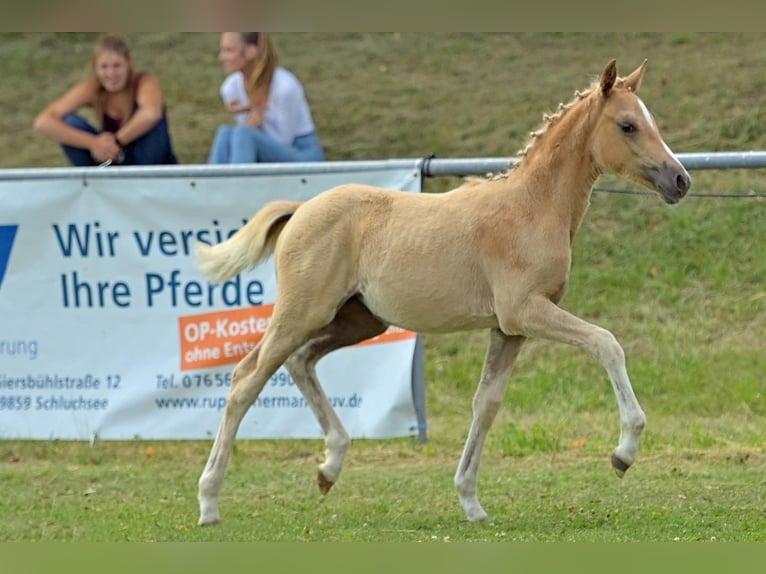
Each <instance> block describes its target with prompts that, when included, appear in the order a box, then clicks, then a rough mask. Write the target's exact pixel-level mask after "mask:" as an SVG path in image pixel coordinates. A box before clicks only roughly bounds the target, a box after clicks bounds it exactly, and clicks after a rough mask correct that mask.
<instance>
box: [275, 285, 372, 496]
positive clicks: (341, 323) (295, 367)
mask: <svg viewBox="0 0 766 574" xmlns="http://www.w3.org/2000/svg"><path fill="white" fill-rule="evenodd" d="M385 330H386V325H385V324H383V323H382V322H381V321H380V320H379V319H377V318H376V317H374V316H373V315H372V314H371V313H370V311H369V310H368V309H367V308H366V307H365V306H364V305H363V304H362V303H361V302H360V301H359V300H357V299H355V298H354V299H350V300H349V301H347V302H346V303H345V304H344V305H343V307H341V309H340V310H339V311H338V313H337V315H336V316H335V319H333V321H332V322H331V323H330V324H329V325H327V326H326V327H324V328H323V329H322V330H321V331H320V332H319V333H318V334H317V335H316V336H314V337H312V338H311V340H310V341H308V342H307V343H305V344H304V345H303V346H302V347H301V348H299V349H298V350H297V351H295V352H294V353H293V354H292V355H290V358H289V359H288V360H287V363H286V364H285V366H286V367H287V370H288V371H289V372H290V375H291V376H292V378H293V380H294V381H295V384H296V385H297V386H298V388H299V389H300V391H301V393H302V394H303V396H304V398H305V399H306V402H308V404H309V406H310V407H311V410H312V411H313V413H314V415H315V416H316V417H317V420H318V421H319V424H320V426H321V427H322V431H323V432H324V435H325V460H324V462H323V463H322V464H320V465H319V472H318V475H317V484H318V485H319V490H320V491H321V492H322V494H327V493H328V492H329V491H330V488H332V486H333V484H335V482H337V480H338V477H339V476H340V472H341V469H342V467H343V458H344V456H345V454H346V450H347V449H348V446H349V444H350V443H351V439H350V437H349V435H348V432H346V429H345V428H344V427H343V423H342V422H341V420H340V419H339V418H338V415H337V414H336V412H335V410H334V409H333V408H332V405H331V404H330V401H329V400H328V399H327V396H326V395H325V393H324V391H323V390H322V387H321V386H320V385H319V380H318V378H317V374H316V364H317V362H318V361H319V359H321V358H322V357H324V356H325V355H327V354H328V353H330V352H332V351H334V350H336V349H340V348H341V347H346V346H348V345H353V344H355V343H359V342H360V341H364V340H365V339H369V338H370V337H374V336H376V335H379V334H381V333H382V332H383V331H385Z"/></svg>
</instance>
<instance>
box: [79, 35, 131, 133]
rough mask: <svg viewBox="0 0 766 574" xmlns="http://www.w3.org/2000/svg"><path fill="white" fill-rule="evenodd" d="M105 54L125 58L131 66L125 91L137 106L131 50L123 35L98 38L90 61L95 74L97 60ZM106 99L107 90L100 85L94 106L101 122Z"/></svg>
mask: <svg viewBox="0 0 766 574" xmlns="http://www.w3.org/2000/svg"><path fill="white" fill-rule="evenodd" d="M104 52H114V53H115V54H119V55H120V56H123V57H124V58H125V59H126V60H127V61H128V64H129V65H130V66H129V69H128V79H127V82H126V83H125V89H126V90H127V91H128V95H129V96H130V102H132V105H134V106H135V101H136V93H135V92H136V86H135V82H134V71H133V60H132V59H131V57H130V49H129V48H128V43H127V41H126V40H125V37H124V36H122V35H121V34H115V33H109V34H102V35H101V36H99V37H98V39H97V40H96V43H95V44H94V45H93V51H92V53H91V61H90V65H91V69H92V71H93V73H94V74H95V71H96V60H97V59H98V57H99V56H100V55H101V54H103V53H104ZM106 98H107V92H106V90H105V89H104V87H103V86H101V85H99V88H98V95H97V96H96V104H95V106H94V108H95V110H96V115H97V117H98V119H99V120H100V119H101V118H103V117H104V110H105V109H106ZM134 111H135V110H134V109H131V110H130V114H131V115H133V112H134Z"/></svg>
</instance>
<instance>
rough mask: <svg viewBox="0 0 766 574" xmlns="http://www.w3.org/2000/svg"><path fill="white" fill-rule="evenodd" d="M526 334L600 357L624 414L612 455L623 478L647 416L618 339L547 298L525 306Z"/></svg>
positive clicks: (522, 321)
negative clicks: (569, 345)
mask: <svg viewBox="0 0 766 574" xmlns="http://www.w3.org/2000/svg"><path fill="white" fill-rule="evenodd" d="M521 323H522V325H523V328H524V332H525V334H526V335H528V336H530V337H533V336H536V337H544V338H546V339H552V340H555V341H561V342H564V343H569V344H571V345H576V346H578V347H582V348H584V349H585V350H587V351H588V352H589V353H590V354H591V355H593V356H594V357H596V359H598V360H599V362H600V363H601V364H602V365H603V367H604V369H606V372H607V374H608V375H609V380H610V381H611V383H612V388H613V390H614V394H615V396H616V398H617V407H618V409H619V413H620V440H619V442H618V443H617V447H616V448H615V450H614V452H613V453H612V466H613V467H614V470H615V472H616V473H617V476H619V477H620V478H622V477H623V476H624V475H625V472H626V471H627V470H628V469H629V468H630V466H631V465H632V464H633V462H634V461H635V459H636V454H637V453H638V444H639V439H640V437H641V433H642V432H643V430H644V427H645V426H646V415H645V414H644V411H643V410H642V409H641V406H640V405H639V403H638V399H636V395H635V394H634V393H633V387H632V386H631V384H630V379H629V378H628V371H627V369H626V367H625V352H624V351H623V349H622V347H621V346H620V344H619V342H617V339H616V338H615V336H614V335H613V334H612V333H610V332H609V331H607V330H606V329H602V328H601V327H598V326H596V325H592V324H590V323H588V322H586V321H583V320H582V319H579V318H578V317H575V316H574V315H572V314H570V313H568V312H566V311H564V310H563V309H561V308H559V307H558V306H557V305H555V304H554V303H552V302H551V301H550V300H548V299H545V298H543V297H539V298H536V299H532V300H530V301H529V303H528V304H527V305H525V306H524V316H523V318H522V320H521Z"/></svg>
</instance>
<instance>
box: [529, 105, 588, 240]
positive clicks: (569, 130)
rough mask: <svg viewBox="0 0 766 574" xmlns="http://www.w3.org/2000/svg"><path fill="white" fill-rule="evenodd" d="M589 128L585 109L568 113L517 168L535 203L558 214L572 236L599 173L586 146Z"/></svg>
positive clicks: (538, 139)
mask: <svg viewBox="0 0 766 574" xmlns="http://www.w3.org/2000/svg"><path fill="white" fill-rule="evenodd" d="M575 114H579V117H578V116H576V115H575ZM590 129H591V127H590V125H589V123H588V114H587V113H585V111H584V110H579V111H576V110H571V111H569V112H567V114H566V115H565V116H564V117H562V118H561V119H559V120H558V121H557V122H556V123H555V124H553V125H550V126H548V127H547V128H546V130H545V131H544V132H543V133H542V134H541V135H540V136H538V138H537V141H535V142H534V143H533V145H532V146H530V148H529V149H528V151H527V153H526V155H525V157H524V158H523V159H522V161H521V163H520V164H519V165H518V166H517V168H516V169H518V170H519V171H520V172H522V173H523V174H524V176H525V178H527V180H528V181H529V182H530V184H531V186H530V188H531V189H533V193H534V194H535V196H536V197H537V198H538V202H543V203H544V204H545V205H544V206H541V208H542V209H545V210H547V211H548V212H551V213H556V214H558V216H559V218H560V220H561V224H562V227H566V228H567V229H568V230H569V233H570V236H571V238H574V234H575V233H576V232H577V229H578V228H579V226H580V223H581V222H582V219H583V217H584V216H585V212H586V211H587V209H588V205H589V204H590V196H591V190H592V188H593V185H594V184H595V183H596V179H598V176H599V173H598V171H597V169H596V167H595V165H594V163H593V158H592V154H591V153H590V149H589V148H588V142H589V140H590V137H589V136H590Z"/></svg>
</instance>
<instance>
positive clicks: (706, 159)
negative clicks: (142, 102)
mask: <svg viewBox="0 0 766 574" xmlns="http://www.w3.org/2000/svg"><path fill="white" fill-rule="evenodd" d="M676 156H677V157H678V159H679V161H680V162H681V163H682V164H683V165H684V167H685V168H686V169H689V170H703V169H759V168H766V151H738V152H709V153H708V152H703V153H679V154H676ZM517 161H518V158H517V157H488V158H462V159H461V158H458V159H449V158H445V159H441V158H437V157H425V158H422V159H386V160H370V161H325V162H317V163H279V164H265V163H262V164H258V163H255V164H239V165H206V164H185V165H162V166H130V167H122V166H109V167H103V168H102V167H79V168H74V167H49V168H13V169H4V170H0V180H14V179H26V180H28V179H51V178H62V177H63V178H69V177H71V178H77V179H83V180H84V181H87V180H88V179H102V178H103V179H108V178H112V177H138V178H146V177H152V178H154V177H188V178H207V177H237V176H252V175H301V174H310V173H343V172H344V171H357V170H359V169H370V170H386V169H407V168H409V167H412V168H413V170H416V171H419V172H420V175H421V176H422V177H442V176H468V175H485V174H487V173H497V172H502V171H505V170H506V169H508V168H509V167H510V166H511V165H513V164H514V163H516V162H517Z"/></svg>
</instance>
